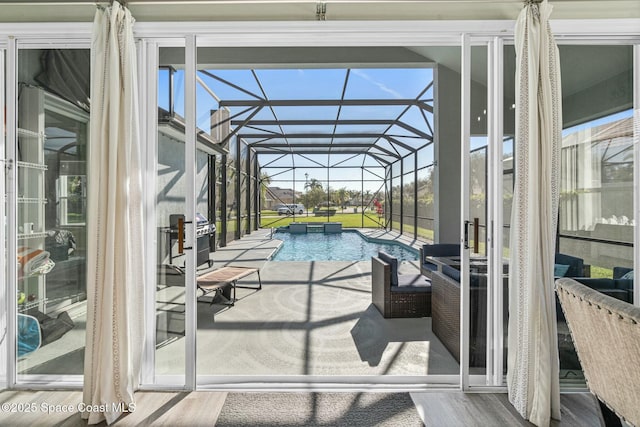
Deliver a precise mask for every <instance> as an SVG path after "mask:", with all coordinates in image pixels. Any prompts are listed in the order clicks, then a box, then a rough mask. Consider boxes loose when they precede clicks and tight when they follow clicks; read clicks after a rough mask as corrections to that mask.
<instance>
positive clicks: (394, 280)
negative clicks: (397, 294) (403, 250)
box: [378, 251, 398, 286]
mask: <svg viewBox="0 0 640 427" xmlns="http://www.w3.org/2000/svg"><path fill="white" fill-rule="evenodd" d="M378 258H380V259H381V260H382V261H384V262H386V263H387V264H389V265H390V266H391V277H390V279H391V286H398V258H396V257H394V256H391V255H389V254H388V253H386V252H383V251H380V252H378Z"/></svg>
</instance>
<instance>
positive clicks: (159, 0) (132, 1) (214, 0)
mask: <svg viewBox="0 0 640 427" xmlns="http://www.w3.org/2000/svg"><path fill="white" fill-rule="evenodd" d="M542 1H543V0H524V1H523V0H393V1H390V0H323V1H318V0H128V1H121V2H120V3H125V4H127V5H128V6H157V5H176V6H184V5H216V4H220V5H222V4H225V5H231V4H265V5H273V4H295V3H297V4H300V3H309V4H317V3H325V4H340V3H346V4H348V3H396V2H397V3H424V4H446V3H473V4H478V3H493V4H510V3H513V4H518V3H521V4H522V3H528V2H533V3H542ZM600 1H601V0H550V1H549V2H550V3H552V4H553V3H579V2H600ZM109 4H111V2H110V1H82V0H81V1H61V0H49V1H46V0H45V1H42V0H41V1H33V2H32V1H30V2H24V1H0V7H2V6H26V5H28V6H47V5H55V6H97V5H101V6H104V5H109Z"/></svg>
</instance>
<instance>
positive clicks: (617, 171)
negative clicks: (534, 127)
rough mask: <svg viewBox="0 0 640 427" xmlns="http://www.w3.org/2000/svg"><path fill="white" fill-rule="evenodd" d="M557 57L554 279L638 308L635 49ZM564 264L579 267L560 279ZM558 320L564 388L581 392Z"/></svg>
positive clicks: (583, 48) (580, 48)
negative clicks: (559, 123)
mask: <svg viewBox="0 0 640 427" xmlns="http://www.w3.org/2000/svg"><path fill="white" fill-rule="evenodd" d="M559 49H560V62H561V69H562V104H563V106H562V109H563V111H562V113H563V133H562V148H561V166H560V183H559V185H560V203H559V212H558V217H559V221H558V235H557V240H556V241H557V247H556V264H557V266H558V269H557V270H558V271H557V273H556V275H562V276H570V277H575V278H576V280H578V281H579V282H582V283H583V284H585V285H587V286H589V287H591V288H594V289H596V290H598V291H599V292H602V293H604V294H606V295H609V296H612V297H614V298H618V299H621V300H623V301H627V302H630V303H633V286H634V280H633V276H632V275H631V276H629V275H627V276H625V274H627V273H628V272H629V271H631V270H632V269H633V267H634V255H633V254H634V233H635V227H637V221H638V219H637V218H636V217H635V215H634V199H635V197H637V192H634V190H633V188H634V184H633V179H634V156H633V151H634V131H633V129H634V115H633V46H630V45H627V46H624V45H619V46H597V45H561V46H560V47H559ZM635 128H637V123H635ZM635 144H637V141H635ZM516 173H517V171H516ZM566 264H571V265H574V266H575V267H570V268H569V269H568V270H567V271H566V272H565V273H563V274H561V272H560V269H561V267H559V266H562V265H566ZM565 270H566V269H565ZM557 314H558V344H559V350H560V378H561V380H562V381H563V382H564V383H565V385H568V384H574V383H576V384H583V381H584V377H583V374H582V370H581V366H580V363H579V360H578V358H577V356H576V354H575V350H574V347H573V343H572V341H571V338H570V336H569V331H568V328H567V326H566V321H565V320H564V315H563V313H562V312H561V310H558V312H557Z"/></svg>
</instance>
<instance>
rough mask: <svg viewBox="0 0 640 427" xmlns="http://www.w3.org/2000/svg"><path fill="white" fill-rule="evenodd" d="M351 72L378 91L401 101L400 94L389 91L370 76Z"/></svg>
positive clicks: (358, 71) (356, 71) (357, 71)
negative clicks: (375, 87)
mask: <svg viewBox="0 0 640 427" xmlns="http://www.w3.org/2000/svg"><path fill="white" fill-rule="evenodd" d="M351 72H352V73H353V74H355V75H356V76H359V77H362V78H363V79H365V80H366V81H368V82H369V83H371V84H373V85H375V86H377V87H378V89H380V90H381V91H383V92H386V93H388V94H390V95H392V96H393V97H394V98H396V99H402V95H401V94H400V92H398V91H395V90H393V89H391V88H390V87H387V86H386V85H385V84H384V83H381V82H379V81H376V80H375V79H374V78H373V77H371V76H370V75H368V74H367V73H365V72H364V71H362V70H351Z"/></svg>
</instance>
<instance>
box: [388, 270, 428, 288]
mask: <svg viewBox="0 0 640 427" xmlns="http://www.w3.org/2000/svg"><path fill="white" fill-rule="evenodd" d="M391 292H431V280H429V279H427V278H426V277H424V276H423V275H422V274H400V275H399V276H398V286H391Z"/></svg>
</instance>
